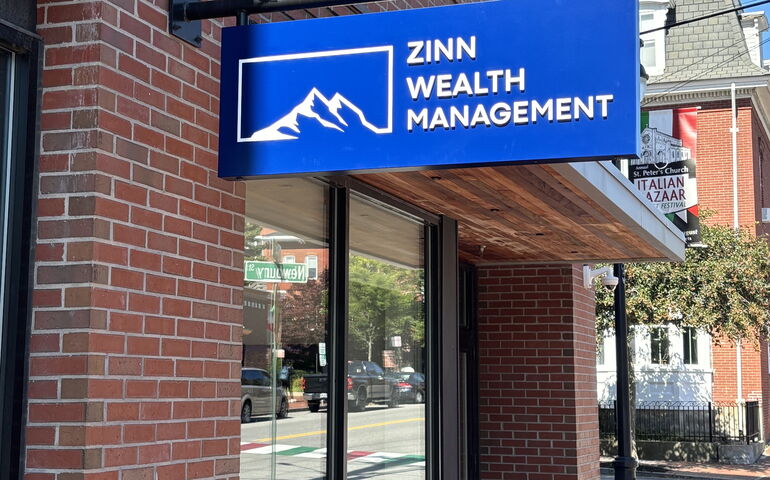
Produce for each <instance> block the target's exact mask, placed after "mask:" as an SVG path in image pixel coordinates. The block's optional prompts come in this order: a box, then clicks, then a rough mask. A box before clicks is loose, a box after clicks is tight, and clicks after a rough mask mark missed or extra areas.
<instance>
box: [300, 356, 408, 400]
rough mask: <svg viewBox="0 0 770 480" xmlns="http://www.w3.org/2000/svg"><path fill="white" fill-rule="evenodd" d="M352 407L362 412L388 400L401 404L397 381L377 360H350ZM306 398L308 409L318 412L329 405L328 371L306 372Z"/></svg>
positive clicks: (349, 373)
mask: <svg viewBox="0 0 770 480" xmlns="http://www.w3.org/2000/svg"><path fill="white" fill-rule="evenodd" d="M347 382H348V386H347V389H348V409H349V410H351V411H361V410H364V409H365V408H366V406H367V405H368V404H369V403H387V404H388V406H389V407H397V406H398V399H399V391H398V387H397V385H396V383H397V382H396V381H395V380H394V379H393V378H389V377H386V376H385V372H383V371H382V368H380V366H379V365H377V364H376V363H374V362H367V361H361V360H351V361H349V362H348V380H347ZM302 384H303V390H304V392H305V393H304V398H305V401H307V406H308V409H310V411H311V412H317V411H318V410H319V409H320V408H321V404H322V403H323V404H327V402H328V395H329V383H328V377H327V375H326V374H325V373H320V374H316V375H305V376H304V377H303V378H302Z"/></svg>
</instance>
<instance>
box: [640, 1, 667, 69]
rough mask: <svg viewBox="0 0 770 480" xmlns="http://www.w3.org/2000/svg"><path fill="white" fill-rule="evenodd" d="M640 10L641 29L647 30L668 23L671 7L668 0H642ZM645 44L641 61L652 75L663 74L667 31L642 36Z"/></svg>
mask: <svg viewBox="0 0 770 480" xmlns="http://www.w3.org/2000/svg"><path fill="white" fill-rule="evenodd" d="M639 8H640V10H639V31H640V32H645V31H647V30H652V29H654V28H659V27H662V26H664V25H665V24H666V14H667V13H668V9H669V2H668V0H665V1H660V0H658V1H654V0H649V1H642V2H641V4H640V7H639ZM641 39H642V41H643V42H644V46H643V47H642V50H641V62H642V65H644V69H645V70H646V71H647V73H648V74H650V75H651V76H656V75H662V74H663V70H664V69H665V68H666V32H665V31H664V30H659V31H657V32H653V33H648V34H646V35H642V36H641Z"/></svg>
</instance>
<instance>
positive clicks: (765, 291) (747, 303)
mask: <svg viewBox="0 0 770 480" xmlns="http://www.w3.org/2000/svg"><path fill="white" fill-rule="evenodd" d="M701 231H702V236H703V242H704V243H705V244H706V245H707V247H706V248H688V249H687V251H686V254H685V261H684V262H681V263H668V262H661V263H632V264H627V265H626V305H627V314H628V318H629V322H630V323H632V324H634V323H635V324H647V325H654V324H662V323H668V322H671V323H675V324H680V325H683V326H693V327H698V328H702V329H705V330H707V331H708V332H709V333H710V334H711V335H713V336H715V337H722V336H724V337H727V338H730V339H739V338H750V339H753V340H755V341H756V340H757V339H759V338H762V337H764V336H766V335H767V333H768V332H769V331H770V248H768V243H767V239H765V238H762V237H754V236H753V235H752V234H750V233H749V232H746V231H745V230H738V231H736V230H734V229H732V228H729V227H726V226H722V225H706V224H704V223H701ZM613 305H614V298H613V294H612V293H611V292H610V291H609V289H606V288H601V287H597V288H596V313H597V331H598V332H599V333H601V332H603V331H607V330H608V329H610V328H612V325H613V323H614V308H613Z"/></svg>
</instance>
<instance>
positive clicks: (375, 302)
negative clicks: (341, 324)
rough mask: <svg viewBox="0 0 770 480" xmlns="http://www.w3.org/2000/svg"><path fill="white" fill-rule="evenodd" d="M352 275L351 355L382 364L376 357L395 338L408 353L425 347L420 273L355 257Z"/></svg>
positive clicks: (350, 291) (352, 261) (351, 263)
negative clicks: (399, 340) (388, 340)
mask: <svg viewBox="0 0 770 480" xmlns="http://www.w3.org/2000/svg"><path fill="white" fill-rule="evenodd" d="M349 275H350V290H349V319H350V322H349V330H350V331H349V335H350V346H351V350H352V351H351V355H356V354H358V355H362V356H365V357H366V359H367V360H369V361H379V358H378V355H375V354H377V353H379V354H381V353H382V350H384V349H385V345H386V341H387V339H388V338H391V337H392V336H395V335H398V336H400V337H401V342H402V348H404V349H406V350H414V349H415V348H416V347H418V346H422V345H423V344H424V341H425V318H424V312H423V310H424V309H423V280H422V271H421V270H412V269H408V268H403V267H397V266H394V265H391V264H388V263H385V262H382V261H378V260H372V259H368V258H364V257H359V256H353V257H351V259H350V273H349ZM351 358H353V357H351Z"/></svg>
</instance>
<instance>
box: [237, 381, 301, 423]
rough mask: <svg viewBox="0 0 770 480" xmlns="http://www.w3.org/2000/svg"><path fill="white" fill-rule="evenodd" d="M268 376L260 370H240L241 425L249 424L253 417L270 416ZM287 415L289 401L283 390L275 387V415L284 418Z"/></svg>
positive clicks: (269, 383)
mask: <svg viewBox="0 0 770 480" xmlns="http://www.w3.org/2000/svg"><path fill="white" fill-rule="evenodd" d="M271 383H272V382H271V381H270V374H269V373H267V370H263V369H261V368H242V369H241V423H249V422H251V418H252V417H253V416H259V415H270V413H271V407H272V404H273V403H272V401H271V398H270V392H271V390H272V385H271ZM288 414H289V399H288V398H287V397H286V393H285V392H284V391H283V388H281V387H280V386H276V391H275V415H276V417H278V418H284V417H286V416H287V415H288Z"/></svg>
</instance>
